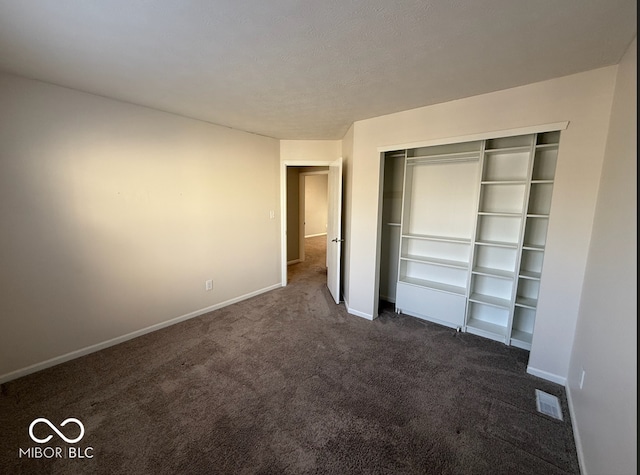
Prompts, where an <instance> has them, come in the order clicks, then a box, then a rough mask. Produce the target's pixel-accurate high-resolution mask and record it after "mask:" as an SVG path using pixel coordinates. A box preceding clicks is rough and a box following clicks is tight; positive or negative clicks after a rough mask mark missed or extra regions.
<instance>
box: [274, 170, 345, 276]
mask: <svg viewBox="0 0 640 475" xmlns="http://www.w3.org/2000/svg"><path fill="white" fill-rule="evenodd" d="M333 162H335V159H334V160H285V161H282V162H280V217H281V219H280V285H281V286H282V287H286V286H287V167H328V166H329V165H331V164H332V163H333Z"/></svg>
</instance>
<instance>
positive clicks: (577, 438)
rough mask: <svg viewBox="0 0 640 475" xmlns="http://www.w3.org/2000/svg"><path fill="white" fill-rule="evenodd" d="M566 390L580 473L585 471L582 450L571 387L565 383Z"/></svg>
mask: <svg viewBox="0 0 640 475" xmlns="http://www.w3.org/2000/svg"><path fill="white" fill-rule="evenodd" d="M565 390H566V391H567V403H568V405H569V417H570V418H571V428H572V429H573V441H574V443H575V445H576V452H577V453H578V465H579V466H580V473H582V474H585V473H587V472H586V470H585V468H584V466H585V465H584V463H585V462H584V452H583V451H582V441H581V440H580V432H579V431H578V427H577V426H576V417H575V411H574V410H573V397H572V396H571V388H570V387H569V385H568V384H567V385H566V386H565Z"/></svg>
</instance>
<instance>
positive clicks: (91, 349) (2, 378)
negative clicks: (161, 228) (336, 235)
mask: <svg viewBox="0 0 640 475" xmlns="http://www.w3.org/2000/svg"><path fill="white" fill-rule="evenodd" d="M280 287H282V284H280V283H278V284H274V285H271V286H269V287H265V288H263V289H260V290H256V291H254V292H250V293H248V294H245V295H241V296H240V297H236V298H233V299H230V300H226V301H224V302H220V303H217V304H215V305H211V306H210V307H206V308H202V309H200V310H196V311H194V312H189V313H187V314H185V315H181V316H179V317H176V318H172V319H171V320H167V321H164V322H160V323H156V324H155V325H151V326H149V327H146V328H142V329H140V330H136V331H134V332H131V333H127V334H126V335H122V336H118V337H115V338H112V339H110V340H107V341H103V342H100V343H96V344H95V345H90V346H87V347H85V348H81V349H79V350H75V351H72V352H70V353H66V354H64V355H61V356H56V357H55V358H51V359H48V360H46V361H42V362H40V363H36V364H33V365H31V366H27V367H26V368H21V369H18V370H15V371H11V372H10V373H6V374H3V375H0V384H2V383H6V382H7V381H11V380H14V379H18V378H21V377H22V376H26V375H28V374H31V373H35V372H37V371H41V370H43V369H46V368H50V367H52V366H56V365H59V364H61V363H64V362H66V361H70V360H73V359H76V358H80V357H81V356H85V355H88V354H90V353H95V352H96V351H100V350H103V349H105V348H109V347H110V346H114V345H117V344H119V343H124V342H125V341H128V340H132V339H133V338H136V337H139V336H142V335H145V334H147V333H151V332H154V331H156V330H160V329H162V328H166V327H169V326H171V325H175V324H176V323H180V322H184V321H185V320H189V319H191V318H195V317H199V316H200V315H204V314H205V313H209V312H212V311H214V310H218V309H219V308H222V307H226V306H228V305H232V304H234V303H238V302H241V301H243V300H247V299H249V298H251V297H255V296H256V295H260V294H263V293H265V292H269V291H271V290H275V289H277V288H280Z"/></svg>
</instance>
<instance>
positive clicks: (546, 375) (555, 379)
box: [527, 366, 567, 386]
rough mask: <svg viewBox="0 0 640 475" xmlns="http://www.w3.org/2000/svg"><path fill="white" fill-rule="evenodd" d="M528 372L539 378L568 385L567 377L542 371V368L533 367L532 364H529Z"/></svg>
mask: <svg viewBox="0 0 640 475" xmlns="http://www.w3.org/2000/svg"><path fill="white" fill-rule="evenodd" d="M527 373H529V374H532V375H533V376H537V377H538V378H542V379H546V380H547V381H551V382H552V383H557V384H560V385H561V386H566V384H567V378H564V377H562V376H558V375H557V374H552V373H548V372H546V371H542V370H541V369H536V368H532V367H531V366H527Z"/></svg>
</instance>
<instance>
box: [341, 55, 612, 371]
mask: <svg viewBox="0 0 640 475" xmlns="http://www.w3.org/2000/svg"><path fill="white" fill-rule="evenodd" d="M615 74H616V67H615V66H612V67H608V68H603V69H598V70H594V71H589V72H586V73H582V74H576V75H573V76H568V77H563V78H558V79H554V80H550V81H545V82H540V83H536V84H531V85H527V86H522V87H518V88H513V89H508V90H504V91H498V92H495V93H491V94H484V95H480V96H475V97H470V98H467V99H461V100H458V101H452V102H448V103H444V104H438V105H434V106H430V107H422V108H418V109H414V110H410V111H405V112H400V113H397V114H390V115H386V116H382V117H377V118H374V119H369V120H363V121H359V122H356V123H355V124H354V137H353V158H352V163H351V170H350V173H351V179H352V184H351V209H350V216H351V219H350V220H349V223H350V232H349V233H348V235H347V239H348V240H349V249H350V253H349V266H348V267H349V282H348V299H349V300H348V303H349V311H350V312H351V313H353V314H356V315H360V316H364V317H367V318H372V317H373V316H374V308H375V305H376V299H377V295H375V278H376V275H377V273H376V268H375V267H376V263H375V262H374V260H373V259H371V256H375V255H376V246H377V244H378V243H377V241H376V236H377V224H378V222H377V218H378V211H379V210H378V206H379V186H380V153H379V151H378V147H383V146H395V145H406V144H410V143H412V142H419V141H427V140H436V139H444V138H451V140H455V137H457V136H466V135H473V134H481V133H487V132H493V131H500V130H508V129H513V128H519V127H530V126H535V125H539V124H548V123H555V122H562V121H569V122H570V123H569V126H568V128H567V130H565V131H563V132H562V136H561V143H560V150H559V156H558V165H557V169H556V176H555V186H554V192H553V202H552V207H551V217H550V222H549V230H548V236H547V247H546V252H545V262H544V270H543V271H544V275H543V279H542V283H541V288H540V294H539V306H538V312H537V318H536V327H535V334H534V339H533V347H532V350H531V353H530V360H529V370H530V372H533V373H534V374H537V375H539V376H543V377H545V378H547V379H550V380H553V381H556V382H559V383H564V382H565V378H566V377H567V374H568V368H569V358H570V352H571V345H572V342H573V334H574V331H575V325H576V319H577V315H578V307H579V303H580V295H581V290H582V283H583V278H584V271H585V266H586V259H587V252H588V249H589V241H590V236H591V228H592V224H593V216H594V212H595V203H596V195H597V190H598V184H599V181H600V172H601V169H602V162H603V156H604V148H605V142H606V136H607V130H608V123H609V116H610V111H611V103H612V98H613V86H614V81H615ZM398 148H403V147H402V146H399V147H398Z"/></svg>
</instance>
